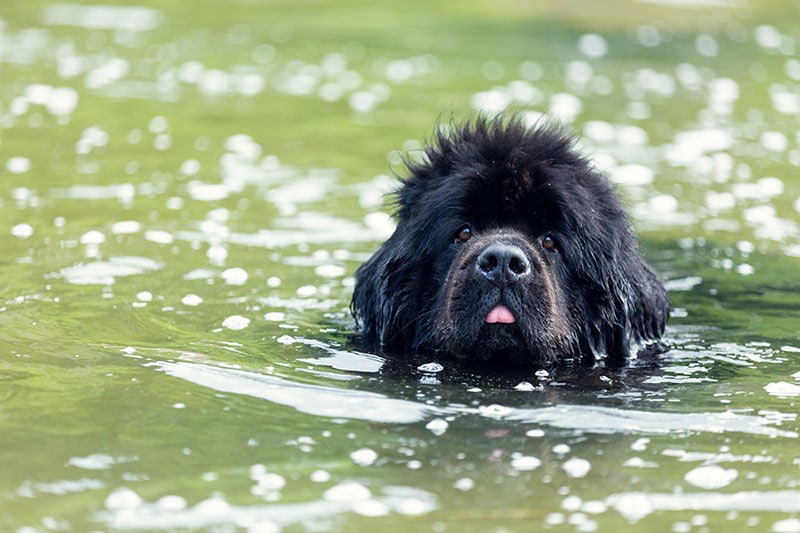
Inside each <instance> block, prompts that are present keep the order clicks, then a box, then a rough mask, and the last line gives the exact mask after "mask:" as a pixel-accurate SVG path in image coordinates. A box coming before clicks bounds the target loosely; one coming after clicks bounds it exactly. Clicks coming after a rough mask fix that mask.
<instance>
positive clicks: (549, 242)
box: [542, 235, 558, 252]
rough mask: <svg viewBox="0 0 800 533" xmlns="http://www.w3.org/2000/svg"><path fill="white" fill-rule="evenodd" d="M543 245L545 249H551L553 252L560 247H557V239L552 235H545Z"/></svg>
mask: <svg viewBox="0 0 800 533" xmlns="http://www.w3.org/2000/svg"><path fill="white" fill-rule="evenodd" d="M542 246H544V247H545V249H547V250H550V251H551V252H557V251H558V248H557V247H556V240H555V238H554V237H553V236H552V235H545V236H544V238H543V239H542Z"/></svg>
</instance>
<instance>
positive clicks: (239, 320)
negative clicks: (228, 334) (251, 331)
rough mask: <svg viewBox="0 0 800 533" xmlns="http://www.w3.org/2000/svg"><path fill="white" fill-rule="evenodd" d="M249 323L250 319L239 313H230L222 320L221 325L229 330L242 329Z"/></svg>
mask: <svg viewBox="0 0 800 533" xmlns="http://www.w3.org/2000/svg"><path fill="white" fill-rule="evenodd" d="M249 325H250V319H249V318H245V317H243V316H241V315H231V316H229V317H228V318H226V319H225V320H223V321H222V327H223V328H228V329H230V330H234V331H236V330H240V329H244V328H246V327H247V326H249Z"/></svg>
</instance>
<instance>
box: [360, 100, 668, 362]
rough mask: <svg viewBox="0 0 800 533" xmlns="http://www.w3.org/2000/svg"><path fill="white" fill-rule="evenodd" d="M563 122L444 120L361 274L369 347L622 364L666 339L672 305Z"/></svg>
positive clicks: (391, 352) (393, 352)
mask: <svg viewBox="0 0 800 533" xmlns="http://www.w3.org/2000/svg"><path fill="white" fill-rule="evenodd" d="M573 144H574V143H573V139H572V137H570V136H569V135H568V134H566V133H565V132H563V131H560V130H558V129H554V128H550V127H545V126H541V125H537V126H535V127H528V126H526V125H525V124H524V122H523V121H522V120H521V119H520V118H519V117H517V116H511V117H498V118H495V119H483V118H478V119H475V120H472V121H468V122H466V123H462V124H456V125H451V126H450V127H449V128H444V127H441V128H439V129H438V130H437V133H436V134H435V138H434V140H433V142H431V143H430V144H429V145H428V147H427V148H426V150H425V156H426V157H425V158H424V161H423V162H408V163H407V166H408V170H409V172H410V175H409V177H408V178H406V179H405V180H403V182H402V186H401V188H400V189H399V190H398V191H397V200H398V211H397V219H398V224H397V228H396V230H395V232H394V234H393V235H392V236H391V237H390V238H389V239H388V241H386V242H385V243H384V244H383V245H382V246H381V247H380V248H379V249H378V251H377V252H376V253H375V254H374V255H373V256H372V257H371V258H370V259H369V260H368V261H366V262H365V263H364V264H363V265H361V267H360V268H359V269H358V271H357V273H356V285H355V292H354V295H353V302H352V306H351V307H352V311H353V314H354V316H355V317H356V319H357V321H358V322H359V323H360V325H361V328H362V333H363V343H364V348H365V349H366V350H369V351H372V352H376V353H379V354H383V355H387V356H400V357H410V356H415V355H422V356H425V357H428V358H430V357H434V358H438V359H443V360H444V359H451V360H461V361H464V362H467V363H480V364H485V365H489V366H491V367H495V368H501V367H508V366H524V367H533V368H540V367H550V366H553V365H556V364H560V363H565V362H580V363H583V364H594V363H596V362H598V361H601V360H604V361H605V364H608V365H612V366H618V365H621V364H624V363H625V361H627V360H628V359H629V358H631V357H635V356H636V355H637V353H638V352H639V350H642V349H644V348H646V347H651V348H652V347H653V346H661V345H660V344H659V343H658V341H659V339H660V338H661V337H662V335H663V333H664V328H665V326H666V322H667V315H668V301H667V294H666V291H665V290H664V287H663V285H662V283H661V281H660V280H659V278H658V277H657V276H656V274H655V273H654V272H653V271H652V270H651V269H650V268H649V267H648V266H647V265H646V264H645V262H644V260H643V259H642V257H641V255H640V254H639V251H638V243H637V241H636V239H635V237H634V236H633V233H632V231H631V227H630V224H629V222H628V218H627V216H626V214H625V211H624V210H623V208H622V205H621V203H620V201H619V199H618V198H617V196H616V195H615V193H614V191H613V190H612V188H611V187H610V185H609V183H608V182H607V180H606V179H605V178H604V177H603V176H602V175H601V174H599V173H598V172H597V171H596V170H594V169H593V168H592V166H591V165H590V164H589V162H588V161H587V160H586V159H584V158H583V157H582V156H580V155H579V154H578V153H577V152H576V150H575V149H574V146H573Z"/></svg>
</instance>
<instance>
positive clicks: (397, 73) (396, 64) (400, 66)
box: [384, 59, 414, 83]
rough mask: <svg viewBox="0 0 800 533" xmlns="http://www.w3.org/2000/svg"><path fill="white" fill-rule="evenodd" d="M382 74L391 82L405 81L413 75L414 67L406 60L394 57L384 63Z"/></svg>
mask: <svg viewBox="0 0 800 533" xmlns="http://www.w3.org/2000/svg"><path fill="white" fill-rule="evenodd" d="M384 75H385V76H386V78H387V79H388V80H389V81H391V82H392V83H405V82H406V81H408V80H409V79H411V77H412V76H413V75H414V67H413V66H412V65H411V63H409V62H408V61H405V60H402V59H396V60H394V61H389V62H388V63H387V64H386V67H385V68H384Z"/></svg>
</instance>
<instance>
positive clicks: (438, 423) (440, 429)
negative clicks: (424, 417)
mask: <svg viewBox="0 0 800 533" xmlns="http://www.w3.org/2000/svg"><path fill="white" fill-rule="evenodd" d="M448 426H449V424H448V423H447V420H445V419H443V418H434V419H433V420H431V421H430V422H428V423H427V424H425V429H427V430H428V431H430V432H431V433H433V434H434V435H436V436H437V437H439V436H441V435H444V433H445V431H447V428H448Z"/></svg>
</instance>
